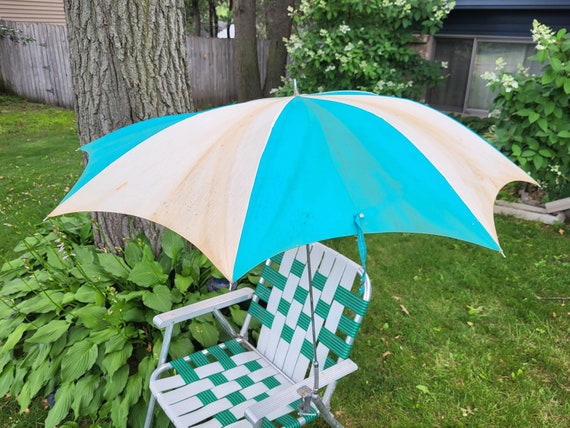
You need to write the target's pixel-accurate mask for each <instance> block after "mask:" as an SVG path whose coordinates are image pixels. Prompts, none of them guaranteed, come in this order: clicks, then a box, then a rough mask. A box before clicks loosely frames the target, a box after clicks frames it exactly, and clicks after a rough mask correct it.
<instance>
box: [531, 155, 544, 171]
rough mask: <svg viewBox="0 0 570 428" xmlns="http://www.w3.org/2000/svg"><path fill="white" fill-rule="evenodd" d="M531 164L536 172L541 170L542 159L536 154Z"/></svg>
mask: <svg viewBox="0 0 570 428" xmlns="http://www.w3.org/2000/svg"><path fill="white" fill-rule="evenodd" d="M532 162H533V163H534V167H535V168H536V169H537V170H538V169H540V168H542V166H543V165H544V164H545V160H544V158H543V157H542V156H540V155H538V154H537V155H536V156H535V157H533V158H532Z"/></svg>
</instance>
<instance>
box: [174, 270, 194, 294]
mask: <svg viewBox="0 0 570 428" xmlns="http://www.w3.org/2000/svg"><path fill="white" fill-rule="evenodd" d="M193 283H194V278H192V277H191V276H183V275H180V274H178V273H177V274H176V275H175V276H174V286H175V287H176V288H177V289H178V290H179V291H180V292H181V293H186V291H188V288H190V286H191V285H192V284H193Z"/></svg>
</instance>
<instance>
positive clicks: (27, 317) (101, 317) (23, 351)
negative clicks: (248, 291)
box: [0, 215, 239, 427]
mask: <svg viewBox="0 0 570 428" xmlns="http://www.w3.org/2000/svg"><path fill="white" fill-rule="evenodd" d="M162 248H163V252H162V253H161V254H160V255H159V256H158V257H157V258H155V257H154V255H153V253H152V251H151V249H150V245H149V243H148V241H147V240H146V238H145V237H144V236H139V237H136V238H135V239H133V240H131V241H130V242H128V243H127V245H126V247H125V251H124V254H122V256H124V258H122V257H119V256H117V255H115V254H111V253H107V252H103V251H100V250H98V249H96V247H95V246H94V245H93V244H92V227H91V223H90V221H89V217H88V216H86V215H75V216H67V217H61V218H58V219H56V220H53V221H51V222H50V223H47V222H46V223H44V225H42V226H41V227H40V228H39V229H38V232H37V233H36V234H35V235H33V236H30V237H27V238H26V239H24V240H23V241H22V242H21V243H20V244H19V245H18V247H17V248H16V249H15V251H17V252H19V253H20V257H19V258H17V259H15V260H12V261H9V262H6V263H5V264H4V265H3V267H2V269H1V271H0V283H1V284H2V286H1V290H0V300H1V303H2V304H1V305H0V340H1V349H0V395H1V396H4V395H5V394H6V393H9V394H10V395H11V396H13V397H17V401H18V403H19V405H20V408H21V411H24V410H25V409H27V408H28V406H29V405H30V403H31V401H32V400H33V399H34V397H36V396H44V397H46V396H47V397H48V400H49V398H50V396H51V397H52V398H53V399H54V404H53V406H52V407H51V409H50V411H49V413H48V414H47V418H46V420H45V426H46V427H54V426H56V425H58V424H60V423H61V421H62V420H64V419H65V418H71V420H69V421H68V422H67V423H66V426H70V427H71V426H76V424H77V422H74V421H80V420H82V419H85V418H87V419H89V420H91V421H93V422H94V424H95V426H113V427H125V426H126V425H127V422H128V424H129V425H130V426H142V421H143V419H144V416H145V412H146V405H147V400H148V396H149V390H148V378H149V375H150V372H151V371H152V370H153V369H154V367H155V366H156V362H157V358H158V353H159V351H160V346H161V341H162V333H161V332H160V331H159V330H158V329H155V328H153V327H151V326H152V318H153V317H154V315H156V314H158V313H161V312H165V311H168V310H170V309H172V308H175V307H178V306H182V305H186V304H189V303H192V302H196V301H198V300H200V299H201V298H202V297H203V295H204V294H205V293H206V292H207V281H208V279H209V278H210V277H211V276H212V275H215V274H216V271H215V269H214V268H213V267H212V265H211V264H210V263H209V262H208V261H207V259H206V258H205V257H204V256H203V255H202V254H201V253H200V252H199V251H198V250H196V249H193V248H190V247H189V246H188V243H187V242H186V241H185V240H184V239H183V238H181V237H180V236H179V235H176V234H174V233H173V232H170V231H168V230H166V231H165V232H164V236H163V239H162ZM224 291H225V290H224ZM238 312H239V311H236V314H237V313H238ZM238 315H239V314H238ZM175 333H176V334H175V338H174V339H173V342H172V345H171V348H170V356H171V357H172V358H178V357H181V356H183V355H187V354H189V353H191V352H193V351H194V349H195V347H198V348H199V347H201V346H210V345H213V344H215V343H216V342H217V340H218V330H217V329H216V328H215V327H214V323H213V318H208V317H200V318H199V319H195V320H193V321H192V322H190V323H189V324H188V325H187V326H184V327H182V328H178V331H176V332H175Z"/></svg>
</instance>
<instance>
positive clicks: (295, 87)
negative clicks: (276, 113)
mask: <svg viewBox="0 0 570 428" xmlns="http://www.w3.org/2000/svg"><path fill="white" fill-rule="evenodd" d="M293 95H295V96H297V95H299V89H298V88H297V79H293Z"/></svg>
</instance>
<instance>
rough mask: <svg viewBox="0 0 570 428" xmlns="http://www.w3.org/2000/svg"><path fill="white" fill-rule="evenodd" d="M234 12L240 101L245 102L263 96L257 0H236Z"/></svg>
mask: <svg viewBox="0 0 570 428" xmlns="http://www.w3.org/2000/svg"><path fill="white" fill-rule="evenodd" d="M233 12H234V26H235V31H236V34H235V42H236V64H235V65H236V67H235V68H236V75H237V82H238V101H239V102H243V101H249V100H253V99H257V98H261V97H262V92H261V82H260V81H261V79H260V77H259V65H258V62H257V37H256V29H255V0H234V10H233Z"/></svg>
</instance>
